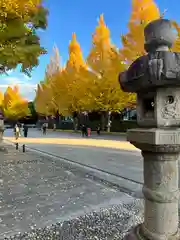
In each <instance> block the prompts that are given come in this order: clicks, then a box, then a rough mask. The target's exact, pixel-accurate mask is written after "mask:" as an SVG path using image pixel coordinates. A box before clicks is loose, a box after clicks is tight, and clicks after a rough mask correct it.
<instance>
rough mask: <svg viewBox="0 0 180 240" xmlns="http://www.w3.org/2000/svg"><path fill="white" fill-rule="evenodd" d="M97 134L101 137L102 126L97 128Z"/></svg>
mask: <svg viewBox="0 0 180 240" xmlns="http://www.w3.org/2000/svg"><path fill="white" fill-rule="evenodd" d="M96 132H97V135H100V133H101V126H100V124H99V125H98V126H97V130H96Z"/></svg>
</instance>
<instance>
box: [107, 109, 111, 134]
mask: <svg viewBox="0 0 180 240" xmlns="http://www.w3.org/2000/svg"><path fill="white" fill-rule="evenodd" d="M107 132H108V133H109V132H111V112H108V113H107Z"/></svg>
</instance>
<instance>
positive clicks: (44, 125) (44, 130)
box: [42, 123, 47, 135]
mask: <svg viewBox="0 0 180 240" xmlns="http://www.w3.org/2000/svg"><path fill="white" fill-rule="evenodd" d="M46 129H47V126H46V123H43V125H42V130H43V135H46Z"/></svg>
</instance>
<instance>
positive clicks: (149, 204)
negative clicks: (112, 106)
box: [125, 128, 180, 240]
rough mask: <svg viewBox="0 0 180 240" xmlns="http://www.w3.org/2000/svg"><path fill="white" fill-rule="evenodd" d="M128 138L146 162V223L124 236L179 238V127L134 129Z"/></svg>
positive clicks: (151, 238)
mask: <svg viewBox="0 0 180 240" xmlns="http://www.w3.org/2000/svg"><path fill="white" fill-rule="evenodd" d="M128 140H129V141H130V142H131V143H132V144H133V145H134V146H136V147H138V148H139V149H141V153H142V156H143V160H144V161H143V165H144V185H143V189H142V191H143V194H144V199H145V208H144V209H145V212H144V223H143V224H141V225H139V226H137V227H135V228H134V230H133V231H132V232H131V233H129V234H128V235H127V236H126V237H125V239H128V240H130V239H148V240H177V239H180V234H179V230H178V225H179V216H178V201H179V188H178V187H179V172H178V159H179V153H180V128H175V129H173V128H169V129H157V128H152V129H141V128H139V129H132V130H130V131H129V132H128Z"/></svg>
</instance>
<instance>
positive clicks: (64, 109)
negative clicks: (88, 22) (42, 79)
mask: <svg viewBox="0 0 180 240" xmlns="http://www.w3.org/2000/svg"><path fill="white" fill-rule="evenodd" d="M86 71H87V65H86V63H85V61H84V59H83V55H82V51H81V47H80V44H79V43H78V41H77V39H76V34H75V33H73V34H72V39H71V41H70V43H69V58H68V60H67V62H66V64H65V66H64V67H62V68H61V69H60V70H59V71H57V72H56V74H54V80H53V81H52V82H51V83H52V89H53V95H54V97H55V99H56V102H57V103H58V111H59V112H60V113H61V114H63V115H72V114H73V113H74V112H81V111H82V110H83V109H84V95H85V91H84V87H85V84H86V80H87V79H86V78H85V73H86ZM82 74H84V75H83V76H84V77H82Z"/></svg>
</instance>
